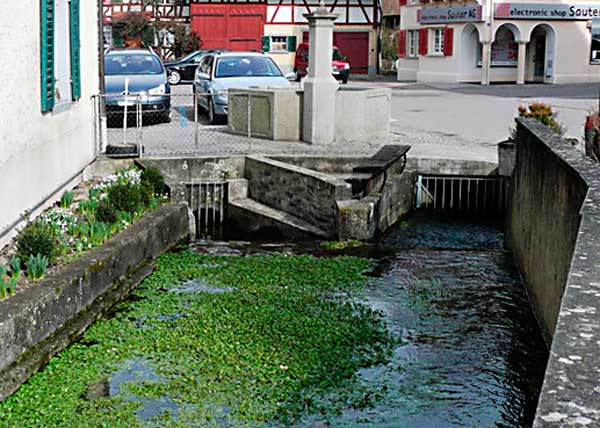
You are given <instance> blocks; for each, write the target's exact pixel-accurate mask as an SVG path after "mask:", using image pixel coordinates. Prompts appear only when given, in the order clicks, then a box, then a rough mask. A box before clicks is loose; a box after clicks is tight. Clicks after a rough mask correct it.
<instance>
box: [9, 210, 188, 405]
mask: <svg viewBox="0 0 600 428" xmlns="http://www.w3.org/2000/svg"><path fill="white" fill-rule="evenodd" d="M188 237H189V231H188V209H187V205H186V204H170V205H166V206H163V207H161V208H159V209H157V210H155V211H153V212H150V213H148V214H146V215H145V216H144V217H143V218H141V219H140V220H138V221H137V222H135V223H134V224H133V225H132V226H131V227H130V228H128V229H127V230H125V231H123V232H121V233H119V234H118V235H116V236H114V237H112V238H111V239H109V240H108V241H107V242H106V243H105V244H104V245H103V246H102V247H99V248H96V249H94V250H92V251H90V252H88V253H86V254H84V255H83V256H81V257H80V258H79V259H77V260H75V261H74V262H72V263H70V264H68V265H66V266H64V267H63V268H62V269H60V270H59V271H58V272H56V273H55V274H52V275H49V276H47V277H46V278H45V279H43V280H42V281H40V282H39V283H38V284H36V286H34V287H31V288H29V289H27V290H24V291H23V292H20V293H18V294H17V295H15V296H14V297H12V298H10V299H6V300H4V301H2V302H0V337H1V338H2V352H1V353H0V399H3V398H5V397H6V396H8V395H9V394H11V393H12V392H14V391H15V390H16V389H17V388H18V387H19V386H20V385H21V383H23V382H25V381H26V380H27V378H28V377H29V376H31V374H33V373H34V372H35V371H36V370H37V369H38V368H39V367H40V366H42V365H43V364H44V363H45V362H46V361H47V360H48V359H49V358H50V357H51V356H52V355H54V354H56V353H57V352H59V351H60V350H61V349H63V348H64V347H65V346H67V345H68V344H69V343H70V341H71V340H72V339H73V338H74V337H77V336H78V335H79V334H80V333H81V332H83V331H84V330H85V329H86V328H87V327H88V326H89V325H90V324H91V323H92V322H93V321H94V320H96V319H97V318H98V317H100V316H101V315H102V313H103V312H105V311H106V310H108V309H110V307H111V306H112V305H113V304H114V303H116V302H117V301H119V300H120V299H121V298H123V297H124V296H125V295H127V293H128V291H129V290H130V289H131V288H132V287H133V286H135V285H136V283H137V282H138V281H139V280H141V278H143V277H144V276H145V275H146V274H148V273H149V272H150V271H145V270H144V267H145V266H147V265H148V264H149V263H150V262H151V261H152V260H153V259H155V258H156V257H158V256H159V255H161V254H163V253H164V252H165V251H168V250H169V249H171V248H172V247H174V246H175V245H177V244H178V243H180V242H182V241H183V240H186V239H188Z"/></svg>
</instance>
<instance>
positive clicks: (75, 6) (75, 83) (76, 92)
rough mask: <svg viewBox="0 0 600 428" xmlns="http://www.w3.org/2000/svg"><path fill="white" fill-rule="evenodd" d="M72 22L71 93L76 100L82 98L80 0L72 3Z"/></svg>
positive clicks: (72, 0)
mask: <svg viewBox="0 0 600 428" xmlns="http://www.w3.org/2000/svg"><path fill="white" fill-rule="evenodd" d="M70 12H71V14H70V24H71V93H72V95H73V99H74V100H78V99H79V98H81V49H80V41H79V33H80V29H79V0H71V3H70Z"/></svg>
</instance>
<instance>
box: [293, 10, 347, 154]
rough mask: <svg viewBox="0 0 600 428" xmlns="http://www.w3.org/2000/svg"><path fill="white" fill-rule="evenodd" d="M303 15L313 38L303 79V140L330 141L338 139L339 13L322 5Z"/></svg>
mask: <svg viewBox="0 0 600 428" xmlns="http://www.w3.org/2000/svg"><path fill="white" fill-rule="evenodd" d="M304 17H305V18H306V19H307V20H308V25H309V27H310V41H309V58H308V76H307V77H306V79H305V80H304V82H303V83H304V106H303V123H302V131H303V140H304V141H306V142H307V143H311V144H331V143H333V142H334V140H335V98H336V92H337V90H338V88H339V84H338V82H337V81H336V80H335V78H334V77H333V76H332V74H331V67H332V66H331V61H332V56H333V26H334V21H335V20H336V18H337V17H338V15H337V14H333V13H330V12H329V10H327V9H326V8H325V7H324V6H321V7H319V8H318V9H317V10H316V11H315V12H314V13H312V14H305V15H304Z"/></svg>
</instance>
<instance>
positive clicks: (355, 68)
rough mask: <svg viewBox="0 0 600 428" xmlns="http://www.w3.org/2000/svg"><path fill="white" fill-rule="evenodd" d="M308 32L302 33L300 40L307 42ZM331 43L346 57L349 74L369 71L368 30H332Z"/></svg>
mask: <svg viewBox="0 0 600 428" xmlns="http://www.w3.org/2000/svg"><path fill="white" fill-rule="evenodd" d="M308 39H309V33H308V31H305V32H304V33H303V34H302V41H303V42H308ZM333 44H334V45H335V46H337V47H338V48H339V50H340V52H341V53H342V56H345V57H346V58H348V62H349V63H350V73H351V74H368V73H369V32H368V31H334V33H333Z"/></svg>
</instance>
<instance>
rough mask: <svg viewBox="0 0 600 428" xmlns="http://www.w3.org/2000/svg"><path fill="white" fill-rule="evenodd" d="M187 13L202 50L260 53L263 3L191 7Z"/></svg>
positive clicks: (263, 17)
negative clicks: (200, 42) (189, 15)
mask: <svg viewBox="0 0 600 428" xmlns="http://www.w3.org/2000/svg"><path fill="white" fill-rule="evenodd" d="M190 14H191V20H192V31H194V33H196V34H197V35H198V36H199V37H200V39H201V40H202V48H203V49H228V50H232V51H256V52H260V51H261V47H262V45H261V37H262V35H263V34H264V23H265V19H266V14H267V5H266V4H192V5H191V13H190Z"/></svg>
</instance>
